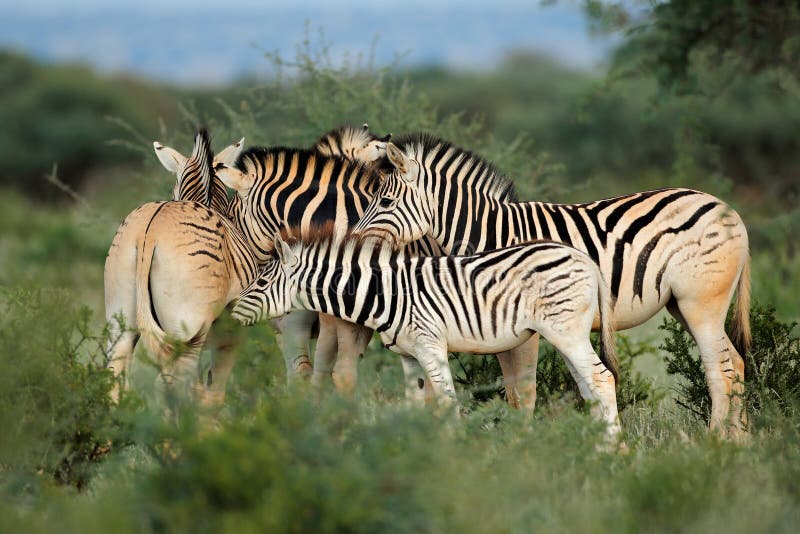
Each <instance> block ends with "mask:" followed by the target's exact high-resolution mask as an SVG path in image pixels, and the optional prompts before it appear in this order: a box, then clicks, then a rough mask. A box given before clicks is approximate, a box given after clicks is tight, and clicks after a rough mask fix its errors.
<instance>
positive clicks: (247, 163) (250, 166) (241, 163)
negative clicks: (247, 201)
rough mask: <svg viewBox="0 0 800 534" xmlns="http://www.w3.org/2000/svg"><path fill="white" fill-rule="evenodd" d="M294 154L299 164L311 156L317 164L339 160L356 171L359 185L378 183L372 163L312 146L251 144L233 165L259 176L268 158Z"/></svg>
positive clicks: (287, 157) (288, 159)
mask: <svg viewBox="0 0 800 534" xmlns="http://www.w3.org/2000/svg"><path fill="white" fill-rule="evenodd" d="M295 154H296V155H298V160H299V161H300V165H305V164H306V163H307V162H308V161H309V160H311V159H312V158H313V159H316V160H317V164H318V165H319V164H323V165H324V164H325V163H326V162H328V161H331V160H333V161H341V162H343V164H344V165H345V170H346V171H347V172H348V173H350V172H353V171H357V174H358V176H359V178H360V181H359V183H360V185H363V186H365V187H368V188H369V187H372V188H375V187H377V186H378V185H380V181H381V175H380V174H379V173H378V172H377V169H376V168H375V167H374V166H373V165H370V164H366V163H363V162H360V161H352V160H350V159H347V158H341V157H338V156H326V155H324V154H321V153H320V152H318V151H316V150H315V149H313V148H312V149H307V148H290V147H285V146H275V147H263V146H252V147H250V148H248V149H246V150H244V151H242V153H241V154H239V157H238V158H237V160H236V162H235V164H234V166H235V167H236V168H237V169H239V170H240V171H242V172H244V173H253V174H255V175H256V176H260V174H261V172H262V169H263V167H264V164H265V162H266V161H268V160H269V159H274V160H277V159H278V157H279V156H280V155H283V157H284V161H286V162H288V161H290V160H291V159H292V157H294V155H295Z"/></svg>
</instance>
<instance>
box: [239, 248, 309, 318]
mask: <svg viewBox="0 0 800 534" xmlns="http://www.w3.org/2000/svg"><path fill="white" fill-rule="evenodd" d="M299 264H300V251H299V248H297V247H296V248H293V247H292V246H290V245H289V244H287V243H286V242H285V241H284V240H283V239H281V237H280V236H279V235H278V236H276V237H275V256H273V257H272V258H271V259H269V260H267V261H266V262H265V263H264V266H263V267H262V269H261V273H260V274H259V276H258V278H256V279H255V280H254V281H253V283H252V284H250V286H249V287H247V288H246V289H244V290H243V291H242V292H241V293H240V294H239V299H238V300H237V302H236V305H235V306H234V308H233V311H232V315H233V318H234V319H236V320H237V321H239V322H240V323H242V324H243V325H251V324H255V323H257V322H259V321H261V320H262V319H268V318H272V317H280V316H281V315H285V314H286V313H288V312H289V311H291V310H292V309H293V305H294V300H295V296H296V295H297V288H298V286H299V277H300V274H299V271H300V269H298V266H299Z"/></svg>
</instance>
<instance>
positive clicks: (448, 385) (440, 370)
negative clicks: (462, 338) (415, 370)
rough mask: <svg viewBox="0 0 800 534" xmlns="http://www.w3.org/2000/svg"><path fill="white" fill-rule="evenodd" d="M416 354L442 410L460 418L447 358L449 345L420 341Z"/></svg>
mask: <svg viewBox="0 0 800 534" xmlns="http://www.w3.org/2000/svg"><path fill="white" fill-rule="evenodd" d="M415 356H416V358H417V361H418V362H419V364H420V365H421V366H422V368H423V369H425V373H426V374H427V375H428V379H430V381H431V385H432V386H433V391H434V393H435V394H436V399H437V401H438V403H439V408H440V410H442V411H443V412H445V413H446V412H452V413H453V414H454V415H455V416H456V418H458V417H459V415H460V414H459V409H458V399H457V398H456V388H455V384H454V383H453V375H452V372H451V371H450V363H449V362H448V360H447V356H448V353H447V347H443V346H441V345H440V344H438V343H436V342H431V343H424V342H423V343H419V342H418V343H417V344H416V354H415Z"/></svg>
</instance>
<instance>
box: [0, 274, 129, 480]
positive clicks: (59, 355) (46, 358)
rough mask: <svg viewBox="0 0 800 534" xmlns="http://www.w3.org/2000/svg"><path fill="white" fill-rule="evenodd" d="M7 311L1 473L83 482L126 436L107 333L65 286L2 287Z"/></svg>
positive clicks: (0, 333)
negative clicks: (113, 397)
mask: <svg viewBox="0 0 800 534" xmlns="http://www.w3.org/2000/svg"><path fill="white" fill-rule="evenodd" d="M0 310H2V312H0V317H2V319H0V354H2V360H0V427H1V428H2V429H3V431H2V432H0V477H2V478H7V477H10V478H16V479H17V480H20V481H24V480H25V479H30V478H31V477H34V476H35V475H39V476H44V477H48V478H51V479H52V480H54V481H55V482H56V483H58V484H67V485H71V486H75V487H77V488H79V489H80V488H83V487H84V486H85V485H86V483H87V482H88V481H89V479H90V478H91V476H92V473H93V468H94V466H95V465H96V464H97V463H98V462H99V461H100V460H101V459H102V458H103V456H104V455H105V454H106V453H107V452H108V451H109V446H110V444H111V442H112V440H114V439H117V440H120V439H122V440H124V437H123V436H124V432H123V430H124V429H125V424H124V423H123V420H122V419H121V418H120V417H118V412H117V410H116V409H115V407H114V406H113V405H112V403H111V401H110V400H109V391H110V390H111V387H112V386H113V384H114V378H113V376H112V374H111V372H110V371H108V370H106V357H105V351H104V341H105V336H104V335H97V334H95V333H92V332H91V329H90V328H89V326H88V325H89V320H90V317H91V313H90V311H89V310H88V308H85V307H83V308H77V307H75V305H74V304H73V297H72V295H71V294H70V293H68V292H65V291H57V290H23V289H17V290H2V291H0ZM23 485H25V484H23Z"/></svg>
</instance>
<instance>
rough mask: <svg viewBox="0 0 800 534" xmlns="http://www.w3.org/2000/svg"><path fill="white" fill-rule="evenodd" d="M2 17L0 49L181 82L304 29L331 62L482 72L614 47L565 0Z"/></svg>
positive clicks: (597, 56)
mask: <svg viewBox="0 0 800 534" xmlns="http://www.w3.org/2000/svg"><path fill="white" fill-rule="evenodd" d="M0 14H2V15H3V16H0V47H3V48H11V49H15V50H18V51H22V52H24V53H28V54H31V55H33V56H35V57H37V58H39V59H41V60H44V61H49V62H61V61H79V62H84V63H88V64H90V65H92V66H94V67H95V68H97V69H98V70H100V71H102V72H107V73H117V72H130V73H134V74H137V75H140V76H143V77H147V78H151V79H156V80H160V81H168V82H172V83H176V84H180V85H216V84H223V83H227V82H229V81H231V80H233V79H235V78H237V77H242V76H248V75H255V76H259V75H267V74H268V72H267V69H268V63H267V62H266V61H265V60H264V58H263V54H264V52H278V53H279V54H280V55H281V56H282V57H284V58H287V57H288V58H291V57H293V54H294V51H295V49H296V46H297V45H298V44H299V43H301V42H302V41H303V40H304V39H305V38H306V37H310V39H311V42H312V44H314V45H317V46H318V45H320V43H322V42H325V43H327V44H329V45H330V55H331V57H332V58H333V61H334V62H337V63H340V62H342V61H345V60H346V58H348V57H349V58H351V59H352V58H353V57H356V56H359V55H360V56H369V55H370V54H372V55H374V61H375V62H376V63H377V64H379V65H384V64H388V63H391V62H393V61H395V60H397V58H398V56H400V59H399V62H400V64H401V65H407V66H414V65H439V66H444V67H449V68H455V69H491V68H492V67H493V66H495V65H497V64H498V63H499V62H501V61H502V60H503V58H504V57H505V56H506V55H507V54H508V53H509V52H512V51H520V50H529V51H534V52H537V53H541V54H544V55H547V56H549V57H552V58H554V59H556V60H558V61H560V62H562V63H564V64H565V65H567V66H570V67H573V68H579V69H593V68H599V67H600V66H601V65H602V63H603V61H604V60H605V58H606V57H607V54H608V51H609V49H610V48H611V46H612V45H613V40H612V39H610V38H608V37H599V36H592V35H590V34H589V33H588V32H587V23H586V19H585V16H584V14H583V12H582V11H581V9H580V6H579V5H578V3H576V2H571V1H569V0H564V1H562V2H558V3H555V5H546V6H542V5H540V3H539V2H537V1H536V0H529V1H522V0H492V1H479V0H461V1H459V2H452V1H445V0H438V1H437V0H426V1H422V0H403V1H400V2H398V1H394V2H387V1H381V0H373V1H369V2H365V1H363V0H361V1H356V0H320V1H317V2H297V1H295V2H291V1H287V0H277V1H275V0H273V1H263V0H262V1H256V0H227V1H224V2H220V1H212V0H170V1H167V0H138V1H136V2H122V1H109V0H105V1H102V0H72V1H71V2H63V1H46V0H26V1H25V2H9V1H8V0H0ZM320 31H322V32H324V39H321V38H320V37H319V32H320Z"/></svg>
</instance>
